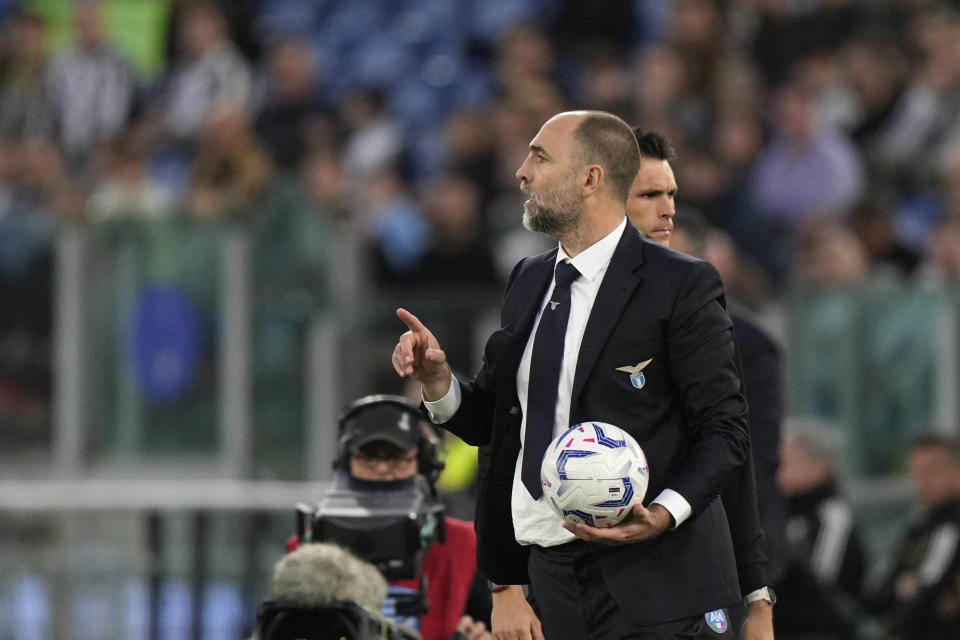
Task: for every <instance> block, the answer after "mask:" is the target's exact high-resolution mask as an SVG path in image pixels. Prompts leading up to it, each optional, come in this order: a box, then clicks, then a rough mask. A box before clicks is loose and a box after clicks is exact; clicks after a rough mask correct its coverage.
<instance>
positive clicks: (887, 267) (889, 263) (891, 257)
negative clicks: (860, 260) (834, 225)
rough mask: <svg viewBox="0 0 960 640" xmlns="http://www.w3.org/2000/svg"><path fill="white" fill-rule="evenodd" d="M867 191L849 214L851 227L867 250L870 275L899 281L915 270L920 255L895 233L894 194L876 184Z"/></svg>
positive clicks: (888, 280) (890, 280) (889, 280)
mask: <svg viewBox="0 0 960 640" xmlns="http://www.w3.org/2000/svg"><path fill="white" fill-rule="evenodd" d="M867 193H868V195H867V196H866V197H864V199H863V200H861V201H860V202H859V203H858V204H857V205H856V206H855V207H854V208H853V211H852V212H851V214H850V228H851V229H852V230H853V232H854V233H855V234H856V236H857V237H858V238H859V239H860V242H861V243H862V245H863V250H864V251H865V252H866V261H867V263H868V264H869V267H870V272H871V278H878V279H880V280H885V281H887V282H902V281H903V280H904V278H906V277H908V276H910V275H912V274H913V273H914V271H915V270H916V268H917V265H918V264H919V263H920V256H919V255H918V253H917V252H916V251H914V250H913V249H911V248H910V247H908V246H907V245H906V244H904V243H903V242H902V241H901V240H900V238H899V237H898V235H897V229H896V210H895V204H894V200H893V197H894V195H893V193H891V192H890V191H889V190H888V189H884V188H882V187H879V186H878V187H875V188H872V189H868V190H867Z"/></svg>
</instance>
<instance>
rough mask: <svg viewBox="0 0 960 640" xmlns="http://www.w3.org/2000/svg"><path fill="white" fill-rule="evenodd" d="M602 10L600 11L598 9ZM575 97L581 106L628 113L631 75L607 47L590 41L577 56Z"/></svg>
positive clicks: (628, 114) (629, 109)
mask: <svg viewBox="0 0 960 640" xmlns="http://www.w3.org/2000/svg"><path fill="white" fill-rule="evenodd" d="M600 13H602V12H600ZM579 62H580V67H581V68H580V70H579V73H578V74H577V77H578V86H577V90H576V98H577V101H578V102H579V104H581V105H582V106H583V108H585V109H597V110H599V111H607V112H609V113H613V114H615V115H618V116H620V117H622V118H628V119H629V118H630V117H632V109H631V101H630V98H631V93H632V91H631V79H630V76H629V74H628V73H627V70H626V69H624V67H623V65H622V64H621V62H620V56H618V55H617V54H616V53H614V50H613V49H612V48H611V47H608V46H604V45H602V44H594V45H592V46H591V47H589V48H587V49H585V50H584V52H583V53H582V55H581V56H580V60H579Z"/></svg>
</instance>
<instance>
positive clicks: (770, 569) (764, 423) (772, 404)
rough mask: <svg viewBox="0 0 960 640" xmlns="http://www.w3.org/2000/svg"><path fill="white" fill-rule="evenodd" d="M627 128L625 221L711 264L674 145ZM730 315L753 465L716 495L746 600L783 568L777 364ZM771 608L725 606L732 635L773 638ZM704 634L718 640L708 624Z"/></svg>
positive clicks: (761, 334)
mask: <svg viewBox="0 0 960 640" xmlns="http://www.w3.org/2000/svg"><path fill="white" fill-rule="evenodd" d="M633 131H634V135H635V136H636V138H637V145H638V146H639V148H640V169H639V171H638V172H637V176H636V178H635V179H634V182H633V186H632V187H631V189H630V196H629V197H628V199H627V215H628V216H629V217H630V221H631V222H633V224H634V225H635V226H636V227H637V228H638V229H639V230H640V231H642V232H643V233H644V235H646V236H647V238H648V239H650V240H651V241H653V242H656V243H658V244H662V245H664V246H668V247H672V248H674V249H677V250H678V251H682V252H683V253H686V254H688V255H692V256H694V257H698V258H701V259H705V260H709V255H708V254H709V251H708V249H707V244H708V238H707V235H708V230H709V229H708V225H707V223H706V220H704V219H703V218H702V216H700V215H699V213H698V212H695V211H693V210H688V211H684V212H683V215H682V216H681V217H675V216H676V206H675V198H676V194H677V183H676V180H675V178H674V174H673V170H672V169H671V166H670V163H671V161H673V160H674V159H675V158H676V152H675V150H674V148H673V145H672V144H671V143H670V141H669V140H667V139H666V138H664V137H663V136H661V135H660V134H658V133H656V132H654V131H644V130H642V129H638V128H634V130H633ZM715 266H716V265H715ZM718 270H719V271H720V276H721V279H724V278H725V276H727V277H729V275H730V274H729V272H728V273H727V274H725V273H724V270H722V269H720V268H719V267H718ZM730 317H731V319H732V320H733V326H734V333H735V335H736V343H737V348H738V349H739V351H740V358H741V365H742V367H743V371H742V373H743V381H744V388H745V390H746V394H747V401H748V403H749V406H750V410H749V422H750V441H751V446H750V448H751V460H750V461H749V462H748V463H747V464H745V465H744V466H743V467H742V469H741V472H740V473H739V474H738V476H737V477H736V478H734V479H733V480H731V481H730V482H728V484H727V485H726V486H725V487H724V488H723V490H722V491H721V493H720V496H721V498H722V499H723V504H724V508H725V509H726V511H727V514H728V516H727V520H728V521H729V523H730V531H731V534H732V536H733V544H734V550H735V551H736V556H737V572H738V574H739V578H740V590H741V592H742V593H743V595H744V596H745V597H747V598H750V597H752V594H755V593H756V592H758V591H760V590H763V589H765V588H769V587H770V586H771V585H772V584H773V580H774V579H775V578H777V577H779V573H780V571H781V569H782V567H781V564H782V560H781V557H782V554H783V546H784V543H783V538H784V523H785V512H784V507H783V497H782V495H781V494H780V491H779V490H778V488H777V487H776V484H775V474H776V470H777V465H778V464H779V455H778V447H779V442H780V421H781V420H782V417H783V397H782V396H783V389H782V383H781V379H782V362H781V355H780V349H779V347H778V346H777V345H776V343H775V342H774V341H773V339H772V338H771V337H770V336H769V335H768V333H767V332H766V331H765V330H764V329H762V328H760V326H759V325H758V324H757V323H756V322H755V321H754V320H752V319H750V317H749V316H748V315H746V313H745V311H744V310H742V309H737V308H736V307H734V306H733V305H731V306H730ZM755 476H756V480H755ZM761 486H762V488H763V491H762V492H761V490H760V489H761ZM761 524H762V526H761ZM764 593H765V592H764ZM771 605H772V602H770V601H769V600H763V599H758V600H756V601H755V602H751V603H750V605H749V606H748V608H747V609H746V610H745V611H743V610H740V609H739V608H737V607H728V608H727V612H728V613H729V614H730V615H731V616H732V621H731V624H733V625H734V629H736V633H737V634H740V633H741V627H742V636H740V637H742V638H743V639H744V640H753V639H761V638H773V617H772V608H771ZM748 616H749V621H748V620H747V617H748ZM708 622H709V620H708ZM725 631H726V628H723V630H722V632H725ZM722 632H721V633H722ZM702 635H703V637H705V638H711V637H718V636H719V637H722V635H720V634H718V633H716V632H715V631H714V630H713V628H712V627H711V626H710V625H709V624H708V625H707V627H706V629H705V630H704V632H703V634H702Z"/></svg>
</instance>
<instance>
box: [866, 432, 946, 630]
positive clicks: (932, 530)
mask: <svg viewBox="0 0 960 640" xmlns="http://www.w3.org/2000/svg"><path fill="white" fill-rule="evenodd" d="M907 462H908V468H909V471H910V481H911V483H912V484H913V493H914V497H915V498H916V500H917V502H919V503H920V506H921V507H922V508H923V513H922V515H921V517H920V518H919V520H917V521H916V522H915V523H914V524H912V525H911V526H910V527H909V528H908V529H907V531H906V533H905V534H904V536H903V537H902V538H901V540H900V542H899V543H898V544H897V546H896V550H895V552H894V554H893V565H892V568H891V571H890V572H889V573H888V575H887V577H886V579H885V580H884V581H883V584H882V586H881V588H880V589H879V591H878V592H877V594H876V595H875V597H873V598H872V599H871V601H870V608H871V609H872V610H873V611H874V612H875V613H878V614H882V615H883V617H884V619H885V622H886V626H887V630H888V634H889V636H885V637H891V638H896V639H897V640H921V639H923V640H948V638H949V639H950V640H955V639H956V638H960V448H958V445H957V441H956V440H955V439H954V438H951V437H948V436H946V435H942V434H930V435H926V436H922V437H920V438H918V439H917V440H916V441H914V443H913V446H912V447H911V448H910V455H909V458H908V461H907Z"/></svg>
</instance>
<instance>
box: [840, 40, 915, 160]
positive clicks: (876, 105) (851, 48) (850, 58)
mask: <svg viewBox="0 0 960 640" xmlns="http://www.w3.org/2000/svg"><path fill="white" fill-rule="evenodd" d="M842 60H843V65H844V76H845V78H846V81H847V83H848V87H849V88H850V89H851V90H852V92H853V98H854V108H855V113H854V115H853V119H852V120H851V122H850V137H851V138H853V140H854V141H855V142H856V143H857V144H859V145H861V146H862V147H864V148H865V149H866V150H867V153H868V157H869V151H870V149H871V148H872V146H873V142H874V140H875V138H876V136H877V134H878V132H880V131H882V130H883V129H884V128H885V127H886V126H887V123H888V122H889V120H890V117H891V115H892V114H893V111H894V107H895V105H896V103H897V101H898V100H899V98H900V95H901V93H902V92H903V87H904V84H905V83H906V80H907V71H908V69H909V66H908V64H907V60H906V58H905V56H904V55H903V52H902V51H901V50H900V49H899V48H898V47H897V45H896V42H895V40H893V38H892V37H885V36H883V35H880V34H877V35H875V36H874V35H866V36H863V37H860V38H857V39H855V40H853V41H852V42H850V44H849V45H848V46H847V47H846V48H845V50H844V52H843V58H842Z"/></svg>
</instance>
